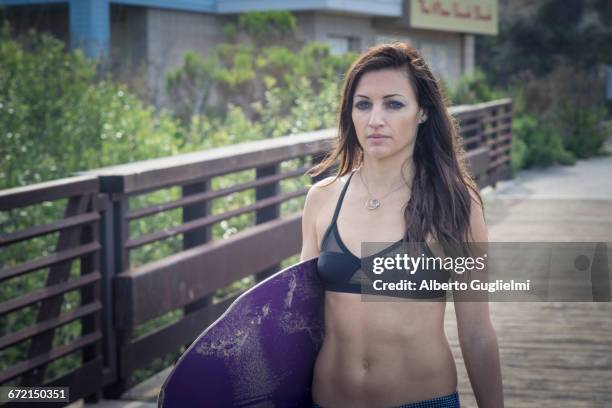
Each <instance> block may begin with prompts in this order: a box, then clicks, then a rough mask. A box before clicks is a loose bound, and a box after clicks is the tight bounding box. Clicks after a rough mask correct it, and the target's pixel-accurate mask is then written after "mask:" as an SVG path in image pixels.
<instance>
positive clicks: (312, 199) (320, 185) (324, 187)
mask: <svg viewBox="0 0 612 408" xmlns="http://www.w3.org/2000/svg"><path fill="white" fill-rule="evenodd" d="M347 178H348V175H345V176H341V177H337V176H330V177H326V178H324V179H321V180H319V181H317V182H316V183H314V184H313V185H312V186H311V187H310V188H309V189H308V193H307V195H306V202H307V204H309V205H312V206H315V207H318V208H321V207H322V206H324V205H325V204H326V203H328V202H329V201H330V200H334V198H337V197H338V195H339V194H340V191H341V190H342V186H344V184H345V183H346V179H347Z"/></svg>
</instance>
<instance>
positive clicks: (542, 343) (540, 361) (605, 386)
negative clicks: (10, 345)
mask: <svg viewBox="0 0 612 408" xmlns="http://www.w3.org/2000/svg"><path fill="white" fill-rule="evenodd" d="M591 166H595V167H593V168H592V167H591ZM581 172H584V173H587V174H588V175H585V174H584V173H581ZM608 174H612V157H608V158H603V159H592V160H589V161H586V162H581V163H579V164H578V165H576V166H574V167H571V168H565V167H564V168H560V169H551V170H546V171H543V172H539V173H537V172H534V173H528V174H527V176H526V178H524V179H523V180H527V181H526V182H524V183H522V182H519V183H518V184H516V185H514V186H511V188H509V189H506V191H507V192H508V191H509V193H508V194H504V193H503V189H496V191H495V192H494V193H492V194H487V195H485V197H486V217H487V224H488V228H489V239H490V241H497V242H512V241H514V242H538V241H539V242H550V241H563V242H608V243H611V242H612V183H610V181H609V180H608V179H607V177H608V176H607V175H608ZM532 176H533V177H532ZM547 177H549V179H547ZM587 179H588V180H587ZM583 180H587V181H588V182H587V183H586V184H585V183H583V182H582V181H583ZM547 189H548V190H547ZM517 192H518V193H519V194H518V195H517V194H515V193H517ZM534 192H535V194H534ZM538 192H540V193H542V192H544V193H546V194H537V193H538ZM550 192H553V193H555V194H549V193H550ZM557 193H560V194H557ZM609 259H611V260H612V256H609ZM490 309H491V313H492V320H493V324H494V326H495V329H496V332H497V337H498V342H499V348H500V357H501V365H502V376H503V381H504V393H505V401H506V407H509V408H514V407H520V408H523V407H525V408H530V407H534V408H535V407H538V408H548V407H551V408H552V407H555V408H556V407H563V408H574V407H576V408H578V407H580V408H582V407H584V408H604V407H606V408H608V407H612V303H576V302H572V303H561V302H530V303H518V302H515V303H509V302H503V303H501V302H500V303H491V304H490ZM446 331H447V335H448V337H449V342H450V344H451V347H452V349H453V353H454V355H455V360H456V363H457V371H458V376H459V392H460V395H461V401H462V406H463V407H467V408H474V407H476V403H475V400H474V397H473V394H472V390H471V387H470V384H469V380H468V377H467V374H466V371H465V366H464V363H463V359H462V357H461V351H460V349H459V345H458V341H457V331H456V323H455V315H454V306H453V304H452V303H450V302H449V304H448V306H447V313H446ZM168 372H169V370H166V371H165V372H164V373H160V374H159V375H158V376H156V377H154V378H151V379H150V380H148V381H147V382H146V383H144V384H141V385H140V386H139V387H136V388H134V389H132V390H130V391H129V392H128V393H127V394H125V395H124V400H123V401H103V402H101V403H100V404H95V405H92V406H93V407H96V406H97V407H99V408H102V407H108V408H119V407H123V408H125V407H130V408H153V407H154V406H156V405H155V403H154V402H152V401H154V400H155V395H156V393H157V392H158V390H159V387H160V386H161V383H162V382H163V380H164V378H165V376H166V375H167V373H168ZM138 400H140V401H141V402H139V401H138ZM144 401H148V402H144ZM74 406H75V407H78V406H81V405H80V404H78V403H77V404H75V405H74Z"/></svg>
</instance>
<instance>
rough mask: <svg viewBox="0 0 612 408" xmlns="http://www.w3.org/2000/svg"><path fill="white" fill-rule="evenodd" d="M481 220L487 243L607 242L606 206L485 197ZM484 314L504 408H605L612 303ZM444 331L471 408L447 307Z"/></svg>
mask: <svg viewBox="0 0 612 408" xmlns="http://www.w3.org/2000/svg"><path fill="white" fill-rule="evenodd" d="M486 215H487V221H488V226H489V239H490V241H499V242H532V241H541V242H548V241H564V242H572V241H573V242H608V243H610V242H612V199H611V200H608V199H605V198H601V197H600V198H597V199H592V200H587V199H585V198H580V199H577V198H571V197H568V198H564V197H560V198H559V197H557V198H555V199H550V198H542V197H539V198H538V197H535V198H532V197H520V198H510V197H508V198H504V197H500V196H491V197H488V199H487V212H486ZM609 259H612V257H609ZM490 309H491V315H492V320H493V324H494V326H495V329H496V332H497V337H498V342H499V348H500V358H501V365H502V377H503V382H504V393H505V401H506V406H507V407H538V408H543V407H567V408H570V407H576V408H578V407H584V408H587V407H588V408H593V407H597V408H599V407H602V408H603V407H612V303H587V302H583V303H577V302H529V303H519V302H512V303H510V302H497V303H491V304H490ZM446 330H447V335H448V337H449V342H450V343H451V347H452V348H453V353H454V355H455V359H456V362H457V371H458V376H459V392H460V394H461V399H462V406H465V407H476V403H475V400H474V397H473V394H472V390H471V388H470V384H469V380H468V377H467V373H466V371H465V366H464V363H463V360H462V358H461V351H460V349H459V345H458V341H457V332H456V323H455V315H454V307H453V304H452V303H449V305H448V309H447V314H446Z"/></svg>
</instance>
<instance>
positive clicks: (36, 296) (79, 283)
mask: <svg viewBox="0 0 612 408" xmlns="http://www.w3.org/2000/svg"><path fill="white" fill-rule="evenodd" d="M100 277H101V275H100V273H99V272H93V273H88V274H86V275H83V276H79V277H78V278H74V279H70V280H69V281H67V282H62V283H58V284H56V285H51V286H46V287H44V288H42V289H39V290H37V291H35V292H30V293H28V294H27V295H24V296H21V297H18V298H15V299H11V300H7V301H5V302H2V303H0V315H2V314H5V313H9V312H12V311H14V310H17V309H21V308H23V307H26V306H29V305H31V304H33V303H36V302H40V301H41V300H44V299H48V298H51V297H53V296H57V295H61V294H62V293H66V292H70V291H71V290H75V289H79V288H82V287H83V286H86V285H90V284H92V283H95V282H96V281H98V280H99V279H100Z"/></svg>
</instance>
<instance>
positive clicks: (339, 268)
mask: <svg viewBox="0 0 612 408" xmlns="http://www.w3.org/2000/svg"><path fill="white" fill-rule="evenodd" d="M353 174H354V173H351V175H350V176H349V178H348V180H347V182H346V184H345V185H344V187H343V188H342V192H341V193H340V198H339V199H338V203H337V204H336V209H335V211H334V216H333V218H332V221H331V223H330V224H329V226H328V227H327V230H326V231H325V234H324V235H323V239H322V240H321V252H320V254H319V258H318V260H317V270H318V275H319V277H320V278H321V280H322V281H323V284H324V287H325V290H329V291H334V292H347V293H362V285H363V284H364V283H365V284H368V285H369V287H371V286H372V282H373V280H375V279H381V278H380V276H381V275H374V274H373V273H371V272H370V273H366V272H364V271H363V270H362V261H364V264H365V265H368V260H371V259H373V258H374V257H377V256H382V255H385V256H394V254H395V253H394V252H393V250H396V249H398V250H399V249H400V248H401V247H402V245H401V244H402V243H403V242H404V240H403V239H400V240H399V241H397V242H395V243H393V244H392V245H391V246H389V247H387V248H385V249H383V250H382V251H379V252H377V253H376V254H374V255H370V256H368V257H364V258H359V257H357V256H356V255H355V254H353V253H352V252H351V251H350V250H349V249H348V248H347V247H346V245H345V244H344V242H343V241H342V238H341V237H340V233H339V231H338V225H337V220H338V214H339V213H340V208H341V207H342V201H343V200H344V195H345V194H346V190H347V188H348V185H349V183H350V182H351V178H352V177H353ZM423 250H424V251H423V252H424V254H425V255H426V256H432V257H433V256H434V255H433V253H432V252H431V250H430V248H429V246H427V244H425V246H424V248H423ZM396 253H401V252H396ZM392 254H393V255H392ZM366 269H367V268H366ZM390 272H393V271H390ZM401 272H402V273H401V277H402V279H406V280H408V281H412V282H415V284H416V285H417V287H420V284H421V281H423V280H424V279H426V280H435V281H438V282H447V281H448V279H449V277H450V274H449V272H448V271H447V270H446V269H441V270H439V269H430V270H423V269H418V270H416V271H415V272H414V273H413V274H410V273H405V271H401ZM385 273H387V272H385ZM396 275H397V273H396ZM387 276H388V275H387ZM364 293H366V292H364ZM367 293H372V291H370V290H368V291H367ZM378 294H381V295H386V296H396V297H407V298H419V299H431V298H439V297H444V296H446V291H445V290H409V291H405V290H402V291H385V292H384V293H382V292H381V293H378Z"/></svg>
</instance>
